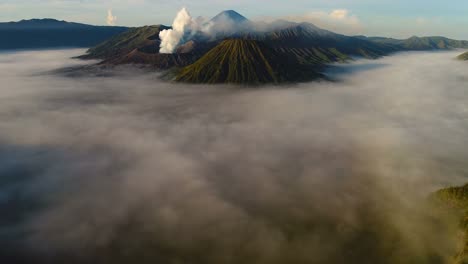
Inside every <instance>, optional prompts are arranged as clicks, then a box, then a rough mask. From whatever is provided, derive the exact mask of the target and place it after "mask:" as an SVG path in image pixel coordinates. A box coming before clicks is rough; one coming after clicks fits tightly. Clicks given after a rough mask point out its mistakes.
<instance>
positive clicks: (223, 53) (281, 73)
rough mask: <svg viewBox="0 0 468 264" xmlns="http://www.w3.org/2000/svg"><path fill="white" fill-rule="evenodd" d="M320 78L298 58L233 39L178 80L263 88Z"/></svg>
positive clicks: (181, 72)
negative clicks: (280, 83) (270, 85)
mask: <svg viewBox="0 0 468 264" xmlns="http://www.w3.org/2000/svg"><path fill="white" fill-rule="evenodd" d="M318 75H319V74H317V73H315V72H314V71H312V70H311V69H310V68H308V67H306V66H305V65H303V64H300V63H299V62H298V61H297V60H295V59H294V57H291V56H286V55H284V54H282V53H279V52H277V51H275V50H273V49H271V48H269V47H268V46H267V45H265V44H264V43H262V42H259V41H255V40H243V39H231V40H225V41H223V42H222V43H221V44H219V45H218V46H216V47H215V48H213V49H212V50H210V51H209V52H208V53H206V54H205V55H204V56H203V57H202V58H200V59H199V60H198V61H197V62H195V63H194V64H192V65H189V66H187V67H185V68H183V69H181V70H180V72H179V73H178V74H177V76H176V78H175V79H176V80H177V81H182V82H190V83H238V84H261V83H279V82H287V81H300V80H303V79H306V78H313V77H317V76H318Z"/></svg>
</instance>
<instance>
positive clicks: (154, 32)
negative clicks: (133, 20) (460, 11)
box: [81, 10, 468, 84]
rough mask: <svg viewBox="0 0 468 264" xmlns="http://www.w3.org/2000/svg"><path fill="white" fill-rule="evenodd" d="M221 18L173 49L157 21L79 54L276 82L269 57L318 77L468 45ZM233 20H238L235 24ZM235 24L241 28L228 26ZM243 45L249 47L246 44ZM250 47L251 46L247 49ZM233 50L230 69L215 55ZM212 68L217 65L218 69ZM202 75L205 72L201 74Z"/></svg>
mask: <svg viewBox="0 0 468 264" xmlns="http://www.w3.org/2000/svg"><path fill="white" fill-rule="evenodd" d="M222 17H227V18H228V20H229V21H230V23H231V24H230V26H229V27H226V28H225V29H227V30H220V31H217V32H215V33H213V35H211V36H207V35H206V33H204V32H194V33H191V38H189V39H188V41H187V42H186V43H181V45H180V46H179V47H178V48H177V49H176V52H175V53H174V54H168V55H162V54H159V49H158V47H159V44H160V40H159V32H160V31H161V30H163V29H168V28H169V27H166V26H163V25H158V26H153V27H152V28H151V27H150V28H148V27H140V28H135V29H131V30H129V31H127V32H125V33H122V34H119V35H117V36H115V37H113V38H112V39H111V40H109V41H106V42H104V43H102V44H100V45H98V46H96V47H94V48H91V49H89V50H88V52H87V54H85V55H83V56H82V57H81V58H88V59H102V60H104V62H103V63H105V64H108V65H115V64H148V65H151V66H152V67H153V68H155V69H160V70H167V69H171V68H174V69H178V70H177V72H178V74H176V75H175V76H176V77H175V78H174V80H175V81H185V82H190V81H193V82H197V83H199V82H203V81H205V82H208V83H219V82H224V81H225V82H230V83H233V82H234V83H241V84H245V83H247V82H249V81H252V82H253V83H258V82H263V81H264V80H268V82H278V80H276V79H275V78H272V75H271V74H270V75H269V74H267V73H268V65H269V64H268V63H267V62H268V60H270V59H271V60H273V61H277V60H281V61H283V62H284V64H287V65H289V66H290V67H289V68H290V69H289V71H290V72H289V73H287V72H281V73H280V74H279V76H281V78H280V79H281V80H288V81H292V82H294V81H300V80H302V79H304V78H303V77H304V76H302V74H297V73H298V72H300V73H304V72H305V71H304V69H308V71H309V74H310V75H311V76H320V73H319V72H318V71H317V70H318V69H322V68H323V67H325V66H326V65H327V64H329V63H336V62H346V61H349V60H352V59H354V58H357V57H363V58H368V59H376V58H379V57H382V56H387V55H390V54H392V53H394V52H399V51H411V50H448V49H454V48H468V41H459V40H452V39H448V38H444V37H411V38H409V39H405V40H398V39H392V38H383V37H366V36H346V35H343V34H337V33H334V32H332V31H329V30H326V29H322V28H319V27H317V26H315V25H314V24H311V23H306V22H303V23H295V22H288V21H276V22H272V23H269V24H267V23H263V24H262V25H258V24H253V23H252V22H250V20H248V19H247V18H245V17H244V16H242V15H240V14H239V13H237V12H236V11H234V10H226V11H223V12H221V13H219V14H218V15H216V16H215V17H213V18H212V19H211V21H217V20H220V19H221V18H222ZM223 20H224V19H223ZM235 20H237V21H239V23H238V24H236V23H232V21H235ZM228 24H229V23H228ZM233 25H234V26H235V27H234V28H235V29H237V30H234V31H232V30H230V29H231V28H232V27H231V26H233ZM245 25H248V26H247V27H246V26H245ZM221 29H223V27H221ZM232 39H238V40H242V41H244V42H242V41H240V42H236V44H233V43H235V42H233V41H231V42H230V44H226V43H225V41H226V40H232ZM239 43H243V44H239ZM246 43H248V44H246ZM231 44H232V45H231ZM244 44H246V45H247V46H243V45H244ZM249 46H250V47H251V48H252V49H249V48H246V47H249ZM233 47H234V48H233ZM233 49H234V50H236V49H238V50H240V51H236V52H234V53H235V56H231V58H230V59H229V60H228V61H229V62H232V63H233V65H232V68H233V69H236V70H235V71H234V73H230V72H227V73H226V72H225V71H224V69H225V68H226V67H228V68H229V65H228V66H226V60H219V59H217V58H215V57H217V56H218V57H220V58H224V56H225V54H226V53H227V54H231V53H232V52H233V51H232V50H233ZM254 50H255V51H254ZM259 51H260V52H259ZM263 51H265V52H266V54H269V56H271V57H268V56H267V57H268V58H267V59H266V60H264V59H263V58H262V54H263ZM243 53H245V54H249V55H250V56H252V57H254V58H257V59H258V60H259V62H260V64H259V67H263V69H261V70H258V69H255V68H254V67H251V66H252V65H254V63H253V62H252V61H251V60H249V58H248V56H244V55H243ZM213 54H216V56H215V55H213ZM181 58H183V59H181ZM240 59H242V61H240ZM291 61H294V63H291ZM207 62H209V63H207ZM227 64H229V63H227ZM242 64H244V65H245V66H246V68H249V69H250V70H251V71H252V74H246V73H244V72H243V71H244V70H243V69H241V68H239V67H238V65H242ZM189 65H193V66H189ZM214 68H217V69H218V71H216V70H214ZM280 69H281V70H282V68H281V67H280V68H278V69H277V70H280ZM220 72H224V73H222V74H221V73H220ZM203 74H205V75H206V76H202V75H203ZM237 74H240V75H239V76H245V77H246V79H245V80H241V79H240V78H237V77H236V78H231V76H237ZM214 75H216V76H217V77H216V76H214ZM252 76H255V77H252ZM285 76H288V77H285ZM289 76H297V77H298V78H299V79H298V80H294V79H292V78H289ZM251 77H252V78H251Z"/></svg>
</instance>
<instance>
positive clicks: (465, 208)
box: [434, 184, 468, 264]
mask: <svg viewBox="0 0 468 264" xmlns="http://www.w3.org/2000/svg"><path fill="white" fill-rule="evenodd" d="M434 198H435V200H436V201H437V202H439V203H440V204H439V205H442V206H445V207H447V208H448V209H449V210H450V211H452V212H453V213H455V214H456V215H458V216H459V218H460V231H461V234H462V236H461V237H462V241H461V246H460V249H459V252H458V253H457V255H456V256H455V261H454V264H467V263H468V184H467V185H464V186H462V187H451V188H446V189H442V190H439V191H437V192H436V193H435V194H434Z"/></svg>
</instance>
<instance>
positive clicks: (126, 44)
mask: <svg viewBox="0 0 468 264" xmlns="http://www.w3.org/2000/svg"><path fill="white" fill-rule="evenodd" d="M167 28H168V27H166V26H163V25H157V26H145V27H139V28H132V29H129V30H127V31H125V32H123V33H121V34H119V35H117V36H114V37H113V38H111V39H109V40H108V41H105V42H103V43H101V44H99V45H97V46H96V47H94V48H91V49H89V50H88V52H87V54H85V55H83V56H81V57H80V58H82V59H109V58H112V57H118V56H125V55H127V54H128V53H130V52H131V51H133V50H134V49H145V48H146V49H148V48H150V49H151V48H153V49H157V48H158V47H159V45H158V43H159V42H160V40H159V32H160V31H161V30H164V29H167Z"/></svg>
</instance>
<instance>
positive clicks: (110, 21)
mask: <svg viewBox="0 0 468 264" xmlns="http://www.w3.org/2000/svg"><path fill="white" fill-rule="evenodd" d="M116 22H117V17H116V16H114V15H113V14H112V9H109V10H107V19H106V23H107V25H109V26H115V24H116Z"/></svg>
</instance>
